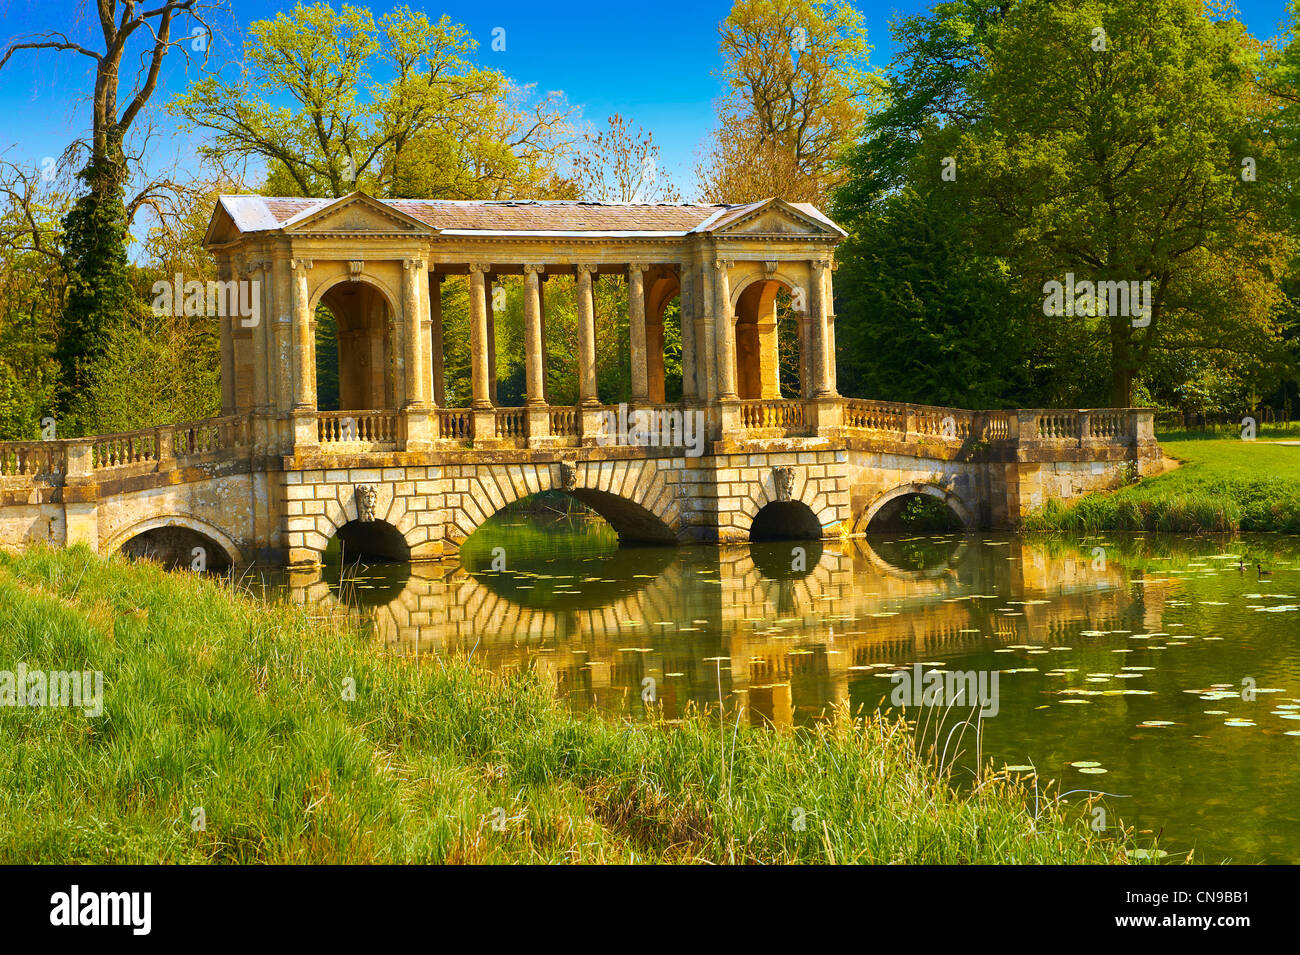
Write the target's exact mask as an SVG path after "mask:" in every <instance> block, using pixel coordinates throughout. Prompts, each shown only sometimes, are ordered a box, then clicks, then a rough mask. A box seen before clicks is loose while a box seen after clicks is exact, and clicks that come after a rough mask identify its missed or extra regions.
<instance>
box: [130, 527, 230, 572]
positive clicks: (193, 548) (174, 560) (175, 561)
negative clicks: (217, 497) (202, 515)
mask: <svg viewBox="0 0 1300 955" xmlns="http://www.w3.org/2000/svg"><path fill="white" fill-rule="evenodd" d="M119 552H120V553H121V554H123V555H124V556H126V557H128V558H130V559H131V560H152V561H157V562H158V563H160V564H162V565H163V566H164V567H166V568H167V569H168V570H197V571H216V572H224V571H227V570H229V569H230V564H231V560H230V555H229V554H227V553H226V551H225V548H223V547H222V546H221V545H220V544H218V543H217V542H216V541H214V540H213V539H212V538H210V537H208V536H207V535H205V534H201V533H199V532H198V531H196V530H191V529H190V528H188V527H179V526H172V527H155V528H152V529H150V530H147V531H142V532H141V533H139V534H136V535H135V536H134V537H132V538H131V539H130V540H128V541H127V542H126V543H124V544H123V545H122V546H121V547H120V548H119Z"/></svg>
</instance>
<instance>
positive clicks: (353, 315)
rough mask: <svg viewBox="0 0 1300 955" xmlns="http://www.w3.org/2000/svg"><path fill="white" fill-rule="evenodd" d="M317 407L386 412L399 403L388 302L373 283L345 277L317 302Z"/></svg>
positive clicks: (333, 409)
mask: <svg viewBox="0 0 1300 955" xmlns="http://www.w3.org/2000/svg"><path fill="white" fill-rule="evenodd" d="M315 317H316V407H317V409H318V410H320V411H382V410H386V409H391V408H393V407H395V406H396V400H395V395H394V393H393V375H392V374H391V372H390V364H391V358H392V342H391V340H390V338H389V334H390V329H391V328H392V327H393V323H392V322H391V321H390V315H389V307H388V301H387V299H386V298H385V297H384V294H383V293H382V292H381V291H380V290H379V289H377V288H376V287H375V286H373V285H371V284H370V283H369V282H365V281H357V282H340V283H338V284H337V285H334V286H331V287H330V288H329V289H327V290H326V292H325V294H324V295H322V296H321V300H320V304H319V305H317V306H316V316H315Z"/></svg>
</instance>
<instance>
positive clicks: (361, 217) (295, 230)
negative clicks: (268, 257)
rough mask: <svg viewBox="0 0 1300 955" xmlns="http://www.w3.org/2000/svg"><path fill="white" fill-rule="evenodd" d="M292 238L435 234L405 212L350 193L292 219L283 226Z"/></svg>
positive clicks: (362, 194) (430, 227)
mask: <svg viewBox="0 0 1300 955" xmlns="http://www.w3.org/2000/svg"><path fill="white" fill-rule="evenodd" d="M284 231H285V232H287V233H292V234H301V233H313V234H320V233H329V232H337V233H341V234H350V235H352V234H356V233H367V232H368V233H373V234H379V235H410V236H416V235H431V234H434V233H436V232H437V231H438V230H437V229H435V228H434V227H433V226H431V225H429V224H428V223H425V222H421V221H420V220H419V219H416V218H415V217H413V216H408V215H407V214H406V213H405V212H399V211H398V210H396V209H394V208H392V207H391V206H388V205H385V204H384V203H382V202H380V201H379V200H378V199H374V198H372V197H370V196H368V195H366V194H365V193H363V192H354V193H352V195H350V196H344V197H343V198H342V199H339V200H337V201H335V202H331V203H330V204H329V205H326V206H323V207H321V208H319V209H315V210H312V211H310V212H306V213H303V214H301V215H298V216H295V217H294V218H292V219H290V220H289V221H288V222H286V223H285V224H284Z"/></svg>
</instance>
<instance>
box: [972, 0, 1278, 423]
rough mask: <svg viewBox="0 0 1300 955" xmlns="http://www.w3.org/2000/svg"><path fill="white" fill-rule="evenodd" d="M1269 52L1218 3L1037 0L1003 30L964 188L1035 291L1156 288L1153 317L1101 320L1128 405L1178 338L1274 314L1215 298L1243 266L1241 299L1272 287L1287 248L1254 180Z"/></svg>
mask: <svg viewBox="0 0 1300 955" xmlns="http://www.w3.org/2000/svg"><path fill="white" fill-rule="evenodd" d="M1257 56H1258V49H1257V48H1256V45H1255V44H1254V43H1253V42H1252V41H1251V39H1250V38H1249V36H1248V35H1247V34H1246V32H1245V30H1244V28H1243V27H1242V26H1241V24H1240V23H1238V22H1237V21H1235V20H1232V19H1228V18H1214V17H1211V16H1210V15H1208V14H1207V11H1206V9H1205V7H1204V6H1203V4H1202V2H1201V0H1090V2H1083V3H1078V4H1067V5H1062V4H1057V3H1051V2H1047V0H1020V2H1017V3H1015V4H1012V5H1011V6H1010V7H1009V8H1008V10H1007V13H1006V15H1005V17H1004V18H1003V19H1002V20H1001V21H1000V22H999V23H998V24H997V25H996V27H994V28H993V29H992V30H991V31H990V43H989V46H988V48H987V51H986V54H985V58H984V59H985V63H984V69H983V70H982V71H980V72H979V73H978V74H977V75H975V76H974V77H973V78H972V80H971V82H970V86H971V88H972V96H971V98H972V100H973V101H974V102H975V103H976V104H977V107H978V108H977V110H976V113H977V118H976V119H975V120H974V121H973V122H971V123H969V124H967V125H966V126H965V127H964V128H963V130H962V137H961V141H960V144H959V146H958V148H957V151H956V152H955V153H954V157H953V158H954V159H955V161H956V166H957V170H958V172H957V178H956V181H957V183H958V184H959V185H960V186H961V187H962V188H964V189H966V190H967V191H968V198H969V201H970V202H971V207H972V221H973V222H974V223H976V224H977V227H978V228H979V229H980V230H981V239H982V241H983V242H984V243H985V244H986V247H988V248H990V249H994V250H997V251H1000V252H1001V253H1003V254H1004V255H1005V256H1006V258H1007V259H1008V261H1009V262H1011V263H1012V264H1013V267H1014V268H1015V269H1016V270H1017V271H1018V274H1019V275H1020V277H1021V278H1022V279H1023V280H1024V281H1025V282H1026V284H1027V285H1029V286H1032V285H1035V284H1037V283H1039V282H1046V281H1049V280H1055V281H1061V282H1064V281H1065V280H1066V276H1067V273H1074V274H1076V275H1077V277H1078V279H1080V280H1089V281H1123V282H1131V281H1138V282H1150V283H1151V286H1150V288H1151V295H1150V301H1149V303H1148V305H1149V314H1145V315H1144V314H1141V313H1139V312H1137V310H1136V309H1131V310H1130V311H1129V312H1124V311H1123V310H1122V309H1117V308H1110V309H1108V310H1107V313H1106V314H1105V315H1104V316H1102V315H1098V316H1096V317H1097V318H1099V319H1101V320H1102V324H1103V325H1104V327H1105V328H1106V331H1107V333H1108V338H1109V343H1110V382H1111V387H1110V401H1111V403H1113V404H1115V405H1119V406H1126V405H1128V404H1130V403H1131V401H1132V399H1133V393H1134V383H1135V381H1136V380H1137V378H1138V376H1139V375H1140V373H1141V372H1142V370H1143V369H1144V368H1145V367H1146V366H1147V364H1148V362H1149V361H1150V357H1151V355H1152V353H1153V350H1154V349H1157V348H1158V347H1159V346H1160V345H1161V343H1162V341H1167V340H1169V339H1170V338H1172V337H1174V336H1176V335H1178V334H1179V333H1180V332H1182V331H1184V330H1187V329H1189V328H1192V327H1195V326H1200V327H1202V328H1204V329H1207V332H1206V334H1209V335H1214V336H1217V335H1218V330H1221V329H1225V328H1234V329H1237V330H1240V329H1242V328H1245V327H1249V326H1250V325H1252V324H1258V323H1259V322H1260V321H1262V320H1264V319H1265V316H1262V315H1260V313H1259V311H1258V310H1257V309H1255V308H1253V307H1252V306H1253V303H1252V302H1250V301H1248V300H1247V299H1246V297H1245V296H1242V295H1240V294H1236V295H1233V296H1229V297H1225V296H1215V297H1214V298H1213V299H1212V300H1210V301H1209V302H1207V301H1206V297H1207V292H1210V291H1212V289H1211V288H1209V287H1208V286H1207V284H1206V283H1205V282H1204V281H1203V276H1204V275H1205V273H1206V271H1207V270H1210V271H1217V272H1218V273H1219V279H1220V281H1222V280H1223V279H1227V278H1228V274H1226V273H1229V271H1230V270H1228V269H1226V268H1223V267H1222V266H1223V265H1224V264H1225V263H1226V262H1227V261H1231V263H1232V265H1233V267H1234V268H1233V270H1231V276H1232V277H1231V278H1230V279H1228V280H1229V281H1231V282H1232V284H1233V285H1234V286H1236V288H1237V290H1238V292H1239V291H1240V289H1242V288H1243V287H1245V288H1249V289H1254V290H1261V291H1262V290H1265V289H1267V288H1269V287H1270V285H1272V278H1271V276H1270V275H1269V274H1268V272H1267V268H1266V266H1263V265H1262V263H1265V262H1268V261H1271V260H1276V259H1277V258H1278V257H1279V255H1282V256H1284V254H1285V250H1284V248H1283V246H1284V242H1283V240H1282V238H1281V237H1280V236H1278V235H1276V234H1272V233H1269V232H1268V231H1267V230H1266V229H1265V228H1263V223H1262V222H1261V220H1260V219H1259V216H1258V212H1257V209H1258V201H1259V198H1260V196H1259V193H1258V191H1256V192H1255V193H1254V194H1252V192H1251V186H1252V184H1251V183H1250V182H1248V181H1245V180H1243V177H1242V168H1243V167H1242V158H1243V157H1248V156H1251V155H1254V154H1255V152H1256V149H1255V147H1256V145H1257V142H1256V139H1255V137H1256V136H1257V134H1258V123H1257V121H1256V120H1257V116H1256V114H1255V111H1254V108H1255V105H1256V103H1257V98H1256V97H1255V96H1254V95H1253V73H1252V61H1253V60H1254V59H1255V58H1257ZM1274 298H1276V296H1274ZM1085 304H1086V303H1085Z"/></svg>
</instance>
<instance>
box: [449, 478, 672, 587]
mask: <svg viewBox="0 0 1300 955" xmlns="http://www.w3.org/2000/svg"><path fill="white" fill-rule="evenodd" d="M606 496H607V497H611V496H612V495H606ZM619 544H620V537H619V533H618V531H617V529H616V527H615V525H614V524H613V523H611V522H610V521H609V520H608V519H607V518H605V517H604V516H602V515H601V513H600V512H599V511H597V510H595V509H594V508H592V507H591V506H589V505H587V504H585V503H583V502H582V501H580V500H578V498H577V496H576V495H570V494H568V493H565V492H563V491H543V492H541V493H539V494H532V495H528V496H527V497H523V498H520V499H519V500H517V501H514V502H512V503H510V504H507V505H506V506H505V507H503V508H502V509H501V510H499V511H497V513H495V514H493V515H492V516H491V517H489V518H488V519H487V520H486V521H484V522H483V523H482V524H480V525H479V527H478V528H477V529H476V530H475V531H474V533H473V534H471V535H470V536H469V538H468V539H466V541H465V542H464V543H463V544H462V545H461V548H460V559H461V566H462V567H464V568H465V570H467V571H468V572H469V573H470V574H472V575H473V576H474V577H475V578H476V579H477V580H478V581H479V582H480V583H482V584H484V585H485V586H487V587H488V588H489V589H491V590H492V591H493V592H494V593H496V594H498V595H499V596H502V597H504V598H506V599H507V600H510V601H511V602H513V603H516V604H519V605H521V606H527V607H539V608H540V607H548V608H556V609H571V610H579V609H595V608H599V607H603V606H607V605H608V604H610V603H613V602H614V601H616V600H620V599H622V598H624V597H627V596H629V595H630V594H632V593H634V592H636V591H638V590H641V589H642V588H644V587H645V586H647V585H648V584H649V583H650V582H651V581H652V580H653V579H654V577H656V576H657V575H658V574H659V573H661V572H662V571H663V569H664V568H665V567H667V566H668V564H669V563H670V562H671V561H672V560H673V557H674V555H675V553H676V552H675V550H673V549H671V548H669V547H648V548H647V547H636V548H624V547H620V546H619Z"/></svg>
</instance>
